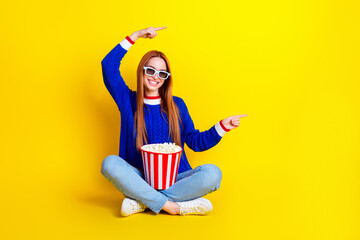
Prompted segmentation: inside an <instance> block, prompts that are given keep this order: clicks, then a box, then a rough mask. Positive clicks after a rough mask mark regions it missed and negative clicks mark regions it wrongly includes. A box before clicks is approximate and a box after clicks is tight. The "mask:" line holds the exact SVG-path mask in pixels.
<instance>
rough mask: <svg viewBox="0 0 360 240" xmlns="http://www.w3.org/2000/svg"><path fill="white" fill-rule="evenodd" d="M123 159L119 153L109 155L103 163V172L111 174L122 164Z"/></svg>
mask: <svg viewBox="0 0 360 240" xmlns="http://www.w3.org/2000/svg"><path fill="white" fill-rule="evenodd" d="M121 160H122V159H121V158H120V157H119V156H117V155H109V156H107V157H106V158H105V159H104V160H103V162H102V164H101V173H102V174H111V172H112V171H113V170H114V169H115V168H116V167H117V166H119V165H121V164H122V161H121Z"/></svg>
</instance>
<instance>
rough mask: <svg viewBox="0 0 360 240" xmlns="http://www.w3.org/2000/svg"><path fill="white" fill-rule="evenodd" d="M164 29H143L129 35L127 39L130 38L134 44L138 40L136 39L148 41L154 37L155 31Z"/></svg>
mask: <svg viewBox="0 0 360 240" xmlns="http://www.w3.org/2000/svg"><path fill="white" fill-rule="evenodd" d="M165 28H166V27H157V28H153V27H149V28H145V29H142V30H139V31H136V32H134V33H133V34H131V35H130V36H129V37H130V38H131V40H133V41H134V42H135V41H136V40H137V39H138V38H149V39H153V38H154V37H156V35H157V33H156V31H159V30H162V29H165Z"/></svg>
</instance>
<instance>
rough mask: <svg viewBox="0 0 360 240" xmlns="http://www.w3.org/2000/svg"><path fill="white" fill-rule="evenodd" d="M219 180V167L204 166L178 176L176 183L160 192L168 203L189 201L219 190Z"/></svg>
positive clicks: (220, 176) (220, 174) (220, 175)
mask: <svg viewBox="0 0 360 240" xmlns="http://www.w3.org/2000/svg"><path fill="white" fill-rule="evenodd" d="M221 178H222V173H221V170H220V168H219V167H217V166H216V165H213V164H204V165H200V166H198V167H196V168H194V169H192V170H189V171H186V172H182V173H180V174H178V176H177V178H176V182H175V183H174V184H173V185H172V186H171V187H169V188H168V189H165V190H161V191H160V192H161V193H162V194H164V195H165V196H167V198H168V199H169V200H170V201H177V202H182V201H189V200H192V199H195V198H199V197H202V196H204V195H206V194H208V193H211V192H213V191H215V190H217V189H219V188H220V183H221Z"/></svg>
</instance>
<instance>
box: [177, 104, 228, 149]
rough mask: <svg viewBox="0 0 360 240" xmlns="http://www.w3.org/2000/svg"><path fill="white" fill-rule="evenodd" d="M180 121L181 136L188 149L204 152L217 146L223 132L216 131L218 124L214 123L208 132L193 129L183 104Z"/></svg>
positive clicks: (192, 123)
mask: <svg viewBox="0 0 360 240" xmlns="http://www.w3.org/2000/svg"><path fill="white" fill-rule="evenodd" d="M182 120H183V134H184V138H185V142H186V144H187V145H188V147H189V148H190V149H192V150H193V151H195V152H201V151H206V150H208V149H210V148H212V147H214V146H215V145H216V144H218V143H219V142H220V140H221V138H222V137H223V136H224V134H225V131H224V130H222V132H219V131H221V130H220V129H218V127H221V126H220V122H218V123H216V124H215V125H214V126H212V127H211V128H210V129H209V130H206V131H203V132H201V131H200V130H198V129H195V126H194V122H193V121H192V119H191V116H190V114H189V111H188V108H187V106H186V104H185V103H183V106H182Z"/></svg>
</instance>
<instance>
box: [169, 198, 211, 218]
mask: <svg viewBox="0 0 360 240" xmlns="http://www.w3.org/2000/svg"><path fill="white" fill-rule="evenodd" d="M176 203H177V204H178V205H179V206H180V215H187V214H200V215H204V214H206V213H208V212H210V211H211V210H212V208H213V207H212V204H211V202H210V201H209V200H207V199H205V198H197V199H194V200H191V201H186V202H176Z"/></svg>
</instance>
